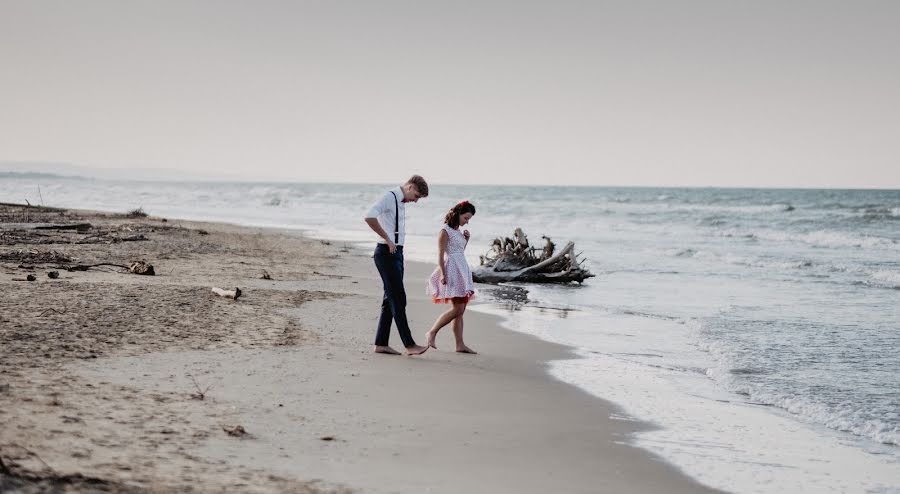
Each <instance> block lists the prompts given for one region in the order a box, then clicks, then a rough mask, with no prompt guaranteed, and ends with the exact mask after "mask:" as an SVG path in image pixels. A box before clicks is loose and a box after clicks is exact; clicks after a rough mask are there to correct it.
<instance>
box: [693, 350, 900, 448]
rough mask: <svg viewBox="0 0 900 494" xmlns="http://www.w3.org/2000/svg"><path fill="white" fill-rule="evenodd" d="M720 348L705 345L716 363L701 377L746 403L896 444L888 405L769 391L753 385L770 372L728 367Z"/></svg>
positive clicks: (897, 432) (899, 440)
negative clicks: (776, 409) (831, 400)
mask: <svg viewBox="0 0 900 494" xmlns="http://www.w3.org/2000/svg"><path fill="white" fill-rule="evenodd" d="M717 347H718V349H717ZM722 347H724V345H722V344H712V345H706V346H705V349H706V350H707V351H709V352H710V353H711V354H714V355H715V354H717V356H718V358H717V359H716V360H718V364H717V365H716V366H714V367H710V368H707V369H706V372H705V374H706V376H707V377H709V378H710V379H712V380H713V381H714V382H716V383H717V384H719V385H720V386H722V387H723V388H725V389H727V390H728V391H730V392H732V393H734V394H736V395H740V396H742V397H744V399H745V400H746V401H747V402H750V403H753V404H757V405H767V406H772V407H776V408H780V409H782V410H785V411H786V412H788V413H791V414H793V415H796V416H798V417H800V418H802V419H803V420H805V421H808V422H811V423H815V424H819V425H823V426H825V427H828V428H829V429H833V430H837V431H841V432H847V433H850V434H853V435H856V436H859V437H864V438H867V439H872V440H874V441H877V442H879V443H882V444H891V445H900V422H898V421H897V418H898V416H897V413H896V412H895V411H894V410H892V409H890V408H889V404H888V405H885V404H881V403H875V402H870V403H861V402H858V401H855V400H844V401H842V402H840V403H837V404H826V403H823V402H821V401H817V399H816V396H815V393H816V391H815V390H807V393H810V394H809V395H806V396H804V395H803V394H800V393H802V392H800V391H797V390H794V391H788V392H785V391H782V390H779V389H773V388H772V387H771V386H770V385H767V384H760V383H759V382H753V381H759V380H760V379H765V378H766V377H767V376H768V375H769V374H772V373H773V370H772V369H764V368H758V367H734V366H731V365H729V364H728V363H727V361H728V358H727V357H723V355H727V354H729V353H731V350H732V349H728V350H726V351H724V352H721V349H722ZM720 352H721V353H720Z"/></svg>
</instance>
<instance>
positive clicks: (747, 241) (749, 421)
mask: <svg viewBox="0 0 900 494" xmlns="http://www.w3.org/2000/svg"><path fill="white" fill-rule="evenodd" d="M388 188H389V186H388V185H383V184H296V183H217V182H167V181H134V182H132V181H121V180H119V181H113V180H97V179H83V178H64V177H53V176H28V175H13V174H9V175H0V201H3V202H17V203H23V202H25V201H26V200H27V201H29V202H30V203H31V204H41V203H43V204H45V205H48V206H58V207H78V208H89V209H98V210H106V211H116V212H125V211H129V210H132V209H135V208H139V207H140V208H142V209H143V210H144V211H146V212H148V213H150V214H152V215H156V216H163V217H168V218H182V219H192V220H213V221H226V222H231V223H238V224H243V225H254V226H269V227H280V228H290V229H297V230H300V231H303V232H304V233H305V234H307V235H311V236H313V237H318V238H323V239H331V240H334V241H338V242H344V243H345V244H346V245H349V246H359V247H360V248H363V249H366V250H369V249H371V248H372V246H373V245H374V241H375V238H374V236H373V234H372V233H371V232H370V231H368V230H367V227H366V226H365V224H364V223H363V216H364V214H365V212H366V211H367V210H368V208H369V206H370V205H371V203H372V202H374V201H375V200H376V199H377V198H378V197H379V195H380V194H382V193H384V192H385V191H386V190H387V189H388ZM463 199H467V200H469V201H470V202H472V203H474V204H475V206H476V208H477V213H476V215H475V216H474V218H473V219H472V221H471V223H470V224H469V227H468V229H469V230H470V231H471V233H472V240H471V242H470V244H469V248H468V252H467V256H468V258H469V261H470V263H471V264H472V265H473V267H477V266H478V265H479V260H480V259H479V257H480V255H482V254H485V253H486V252H487V251H488V250H489V248H490V245H491V241H492V240H493V239H494V238H496V237H500V236H512V234H513V230H514V229H515V228H517V227H520V228H522V229H523V230H524V231H525V233H526V234H527V235H528V238H529V240H530V242H531V243H532V244H533V245H538V246H540V245H542V244H543V240H542V236H548V237H550V238H551V239H552V240H553V241H554V242H556V244H557V245H564V244H565V243H566V242H568V241H573V242H575V245H576V250H577V251H578V252H579V253H580V254H581V257H582V258H583V259H585V264H584V266H585V267H587V268H588V269H589V270H590V271H591V272H593V273H594V274H595V275H596V276H595V277H594V278H590V279H588V280H587V281H585V282H584V283H583V284H571V285H569V284H567V285H519V286H517V288H515V289H514V290H515V291H517V292H520V293H521V292H524V291H525V290H527V299H526V300H522V299H521V298H514V299H511V300H510V299H506V298H504V297H503V296H502V295H497V294H496V293H500V292H498V291H496V290H492V289H491V288H490V287H485V289H484V290H483V292H484V293H485V294H486V295H487V296H485V297H481V298H480V300H481V302H480V303H478V304H476V305H474V306H473V307H472V309H473V310H479V311H484V312H489V313H492V314H497V315H499V316H501V317H502V318H503V321H504V327H506V328H508V329H509V330H511V331H519V332H523V333H527V334H531V335H534V336H537V337H539V338H542V339H545V340H548V341H552V342H557V343H563V344H566V345H570V346H571V347H572V348H573V349H574V352H575V354H576V355H577V357H578V358H574V359H570V360H563V361H558V362H552V363H551V365H550V366H549V369H548V372H549V373H550V374H551V375H552V376H553V377H554V378H556V379H559V380H561V381H564V382H567V383H571V384H573V385H575V386H578V387H579V388H582V389H583V390H585V391H586V392H588V393H591V394H594V395H596V396H598V397H600V398H602V399H605V400H609V401H611V402H613V403H615V404H616V405H618V407H617V408H618V410H620V411H619V412H616V413H615V414H614V415H613V417H612V418H613V419H615V420H623V421H642V422H647V423H650V424H652V428H650V429H649V430H645V431H644V432H640V433H637V434H636V435H635V437H631V438H623V441H628V442H630V443H632V444H635V445H637V446H638V447H641V448H645V449H647V450H648V451H650V452H652V453H653V454H655V455H657V456H658V457H660V458H661V459H663V460H665V461H667V462H669V463H671V464H673V465H675V466H676V467H677V468H679V469H681V470H682V471H684V472H685V473H686V474H688V475H690V476H692V477H694V478H696V479H697V480H699V481H700V482H702V483H704V484H707V485H709V486H712V487H717V488H720V489H723V490H725V491H728V492H735V493H801V492H810V493H844V492H853V493H900V191H898V190H833V189H827V190H815V189H731V188H729V189H724V188H722V189H720V188H640V187H543V186H496V185H484V186H470V185H466V186H462V185H439V184H437V185H433V186H432V191H431V195H430V196H429V197H428V198H426V199H423V200H421V201H419V203H418V204H416V205H412V206H410V207H409V208H408V212H407V224H408V231H409V236H408V240H407V247H406V256H407V259H408V260H419V261H424V262H433V259H434V258H435V256H436V240H435V239H436V232H437V231H438V229H439V228H440V225H441V222H442V219H443V216H444V214H445V213H446V211H447V209H448V208H449V207H450V206H452V205H453V204H455V203H456V202H458V201H460V200H463ZM423 289H424V287H423ZM495 292H496V293H495ZM492 293H494V294H495V295H491V294H492ZM471 338H472V341H471V343H472V344H473V345H474V344H477V335H472V336H471Z"/></svg>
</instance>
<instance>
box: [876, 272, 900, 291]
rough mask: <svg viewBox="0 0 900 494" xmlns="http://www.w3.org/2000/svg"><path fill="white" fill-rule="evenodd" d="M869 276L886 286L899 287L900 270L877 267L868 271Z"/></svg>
mask: <svg viewBox="0 0 900 494" xmlns="http://www.w3.org/2000/svg"><path fill="white" fill-rule="evenodd" d="M869 276H871V278H872V280H874V282H875V283H876V284H878V285H881V286H885V287H888V288H900V270H892V269H877V270H874V271H870V273H869Z"/></svg>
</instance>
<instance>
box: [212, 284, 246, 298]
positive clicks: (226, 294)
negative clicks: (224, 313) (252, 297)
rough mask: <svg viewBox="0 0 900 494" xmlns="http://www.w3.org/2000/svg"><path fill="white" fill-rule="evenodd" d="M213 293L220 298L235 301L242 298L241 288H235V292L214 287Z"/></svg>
mask: <svg viewBox="0 0 900 494" xmlns="http://www.w3.org/2000/svg"><path fill="white" fill-rule="evenodd" d="M212 291H213V293H215V294H216V295H218V296H220V297H225V298H230V299H234V300H237V299H238V297H240V296H241V289H240V288H235V289H234V290H223V289H222V288H216V287H213V289H212Z"/></svg>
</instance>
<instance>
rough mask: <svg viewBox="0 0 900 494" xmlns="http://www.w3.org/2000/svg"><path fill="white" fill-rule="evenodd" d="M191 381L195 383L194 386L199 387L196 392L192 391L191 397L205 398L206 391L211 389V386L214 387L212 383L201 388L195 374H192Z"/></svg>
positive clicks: (196, 398)
mask: <svg viewBox="0 0 900 494" xmlns="http://www.w3.org/2000/svg"><path fill="white" fill-rule="evenodd" d="M191 382H192V383H194V387H195V388H197V392H196V393H191V398H193V399H195V400H203V399H205V398H206V392H207V391H209V389H210V388H212V384H210V385H209V386H207V387H205V388H201V387H200V384H198V383H197V379H196V378H195V377H194V376H193V375H191Z"/></svg>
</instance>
